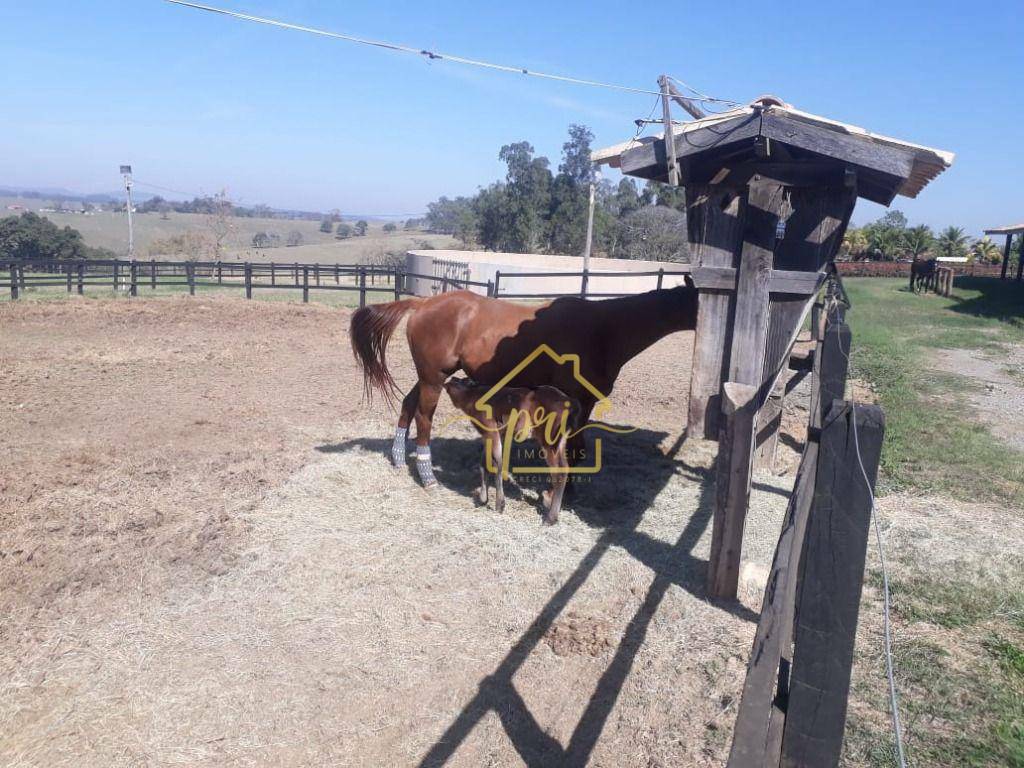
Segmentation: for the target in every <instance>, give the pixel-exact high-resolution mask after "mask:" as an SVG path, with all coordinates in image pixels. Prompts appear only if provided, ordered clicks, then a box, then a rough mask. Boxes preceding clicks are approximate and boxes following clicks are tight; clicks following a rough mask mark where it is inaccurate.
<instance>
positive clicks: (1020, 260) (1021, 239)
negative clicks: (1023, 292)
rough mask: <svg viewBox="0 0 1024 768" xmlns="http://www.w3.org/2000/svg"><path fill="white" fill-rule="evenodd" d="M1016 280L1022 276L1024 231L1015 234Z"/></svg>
mask: <svg viewBox="0 0 1024 768" xmlns="http://www.w3.org/2000/svg"><path fill="white" fill-rule="evenodd" d="M1017 245H1018V246H1019V247H1018V249H1017V280H1018V282H1019V281H1020V280H1021V279H1022V278H1024V232H1021V233H1020V234H1019V235H1017Z"/></svg>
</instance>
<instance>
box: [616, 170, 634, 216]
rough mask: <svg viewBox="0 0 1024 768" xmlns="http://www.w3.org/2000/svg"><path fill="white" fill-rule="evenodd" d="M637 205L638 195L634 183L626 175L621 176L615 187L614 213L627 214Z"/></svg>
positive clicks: (618, 214)
mask: <svg viewBox="0 0 1024 768" xmlns="http://www.w3.org/2000/svg"><path fill="white" fill-rule="evenodd" d="M639 207H640V195H638V194H637V191H636V184H634V183H633V180H632V179H631V178H629V177H628V176H626V177H623V178H622V179H621V180H620V181H619V186H618V187H616V188H615V214H616V215H617V216H628V215H629V214H631V213H632V212H633V211H635V210H637V209H638V208H639Z"/></svg>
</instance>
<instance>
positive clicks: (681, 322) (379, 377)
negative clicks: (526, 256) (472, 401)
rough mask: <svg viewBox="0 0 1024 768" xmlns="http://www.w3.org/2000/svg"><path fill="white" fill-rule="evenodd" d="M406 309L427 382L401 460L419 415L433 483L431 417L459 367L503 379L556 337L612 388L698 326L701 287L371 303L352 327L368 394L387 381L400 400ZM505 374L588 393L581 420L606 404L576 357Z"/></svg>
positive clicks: (402, 430)
mask: <svg viewBox="0 0 1024 768" xmlns="http://www.w3.org/2000/svg"><path fill="white" fill-rule="evenodd" d="M406 314H409V322H408V323H407V326H406V336H407V338H408V341H409V349H410V351H411V352H412V359H413V363H414V364H415V365H416V374H417V377H418V381H417V383H416V384H415V385H414V386H413V388H412V389H410V390H409V392H408V394H406V395H405V398H404V399H403V400H402V408H401V414H400V415H399V419H398V429H397V431H396V434H395V441H394V444H393V446H392V459H393V461H394V463H395V464H396V466H402V465H404V464H405V457H406V448H405V438H406V434H407V430H408V427H409V423H410V422H411V421H412V420H413V419H414V418H415V420H416V459H417V461H416V468H417V471H418V472H419V476H420V480H421V481H422V483H423V485H424V486H429V485H432V484H433V483H434V482H436V480H435V479H434V475H433V470H432V469H431V463H430V429H431V423H432V420H433V416H434V410H435V408H436V407H437V401H438V398H439V397H440V395H441V389H442V387H443V385H444V382H445V379H447V378H448V377H449V376H450V375H451V374H453V373H455V372H456V371H458V370H462V371H464V372H465V373H466V375H468V376H469V377H470V378H472V379H474V380H476V381H479V382H484V383H487V384H495V383H497V382H498V381H499V380H500V379H502V377H504V376H505V375H507V374H508V373H509V372H511V371H512V370H513V369H514V368H515V367H516V366H517V365H519V364H520V363H521V362H523V361H524V360H525V359H526V358H527V357H528V356H529V355H530V354H531V353H532V352H534V351H535V350H536V349H537V348H538V347H539V346H540V345H542V344H547V345H548V346H549V347H550V348H551V349H552V350H554V351H555V352H556V353H557V354H559V355H566V354H574V355H578V356H579V360H580V371H579V372H580V374H581V375H582V376H583V377H584V378H585V379H586V380H587V381H588V382H590V383H591V384H592V385H593V386H594V387H595V388H596V389H597V390H598V391H599V392H600V393H601V394H603V395H605V396H608V395H609V394H610V393H611V391H612V388H613V387H614V385H615V379H616V378H617V377H618V375H619V371H620V370H621V369H622V366H624V365H625V364H626V363H627V362H628V361H629V360H630V359H632V358H633V357H635V356H636V355H638V354H640V353H641V352H643V351H644V350H645V349H647V347H649V346H651V345H652V344H653V343H654V342H656V341H658V340H659V339H661V338H662V337H664V336H666V335H668V334H669V333H672V332H674V331H684V330H692V329H693V328H694V327H695V326H696V324H697V289H696V288H694V287H692V286H689V285H687V286H678V287H675V288H670V289H667V290H657V291H650V292H648V293H642V294H637V295H635V296H626V297H623V298H618V299H606V300H603V301H586V300H584V299H579V298H575V297H564V298H559V299H555V300H554V301H551V302H548V303H546V304H542V305H540V306H537V305H534V306H529V305H524V304H515V303H512V302H509V301H502V300H500V299H491V298H486V297H483V296H480V295H478V294H475V293H472V292H470V291H454V292H452V293H442V294H439V295H437V296H431V297H428V298H412V299H404V300H402V301H395V302H391V303H389V304H371V305H369V306H366V307H362V308H361V309H359V310H357V311H356V312H355V313H354V314H353V315H352V321H351V325H350V327H349V335H350V336H351V340H352V350H353V352H354V353H355V356H356V359H357V360H358V361H359V363H360V364H361V365H362V367H363V377H364V385H365V388H366V394H367V396H371V395H372V392H373V390H377V391H379V392H380V393H381V394H382V395H383V396H384V397H385V399H388V400H389V401H391V400H392V399H393V397H394V395H395V394H396V393H397V385H396V384H395V380H394V378H392V376H391V372H390V371H389V370H388V367H387V362H386V358H385V350H386V348H387V344H388V340H389V339H390V338H391V335H392V334H393V333H394V331H395V328H396V327H397V326H398V324H399V322H400V321H401V319H402V317H404V316H405V315H406ZM505 383H506V385H507V386H515V387H538V386H542V385H550V386H553V387H557V388H558V389H560V390H562V391H563V392H565V393H566V394H567V395H568V396H569V397H571V398H575V399H576V400H578V401H579V403H580V406H581V412H580V422H579V423H580V424H586V423H587V421H588V419H589V418H590V414H591V411H592V410H593V407H594V405H595V403H596V400H595V397H594V395H593V394H592V393H591V392H590V391H589V390H588V389H587V388H586V387H584V386H583V385H582V384H581V383H580V382H579V381H578V380H577V379H576V378H575V377H574V375H573V370H572V366H571V365H567V364H562V365H560V364H558V363H557V362H556V361H555V360H553V359H552V358H550V357H549V356H547V355H540V356H537V357H536V358H535V359H534V360H533V361H532V362H531V363H530V364H529V365H528V366H526V367H525V368H524V369H523V370H521V371H520V372H519V373H517V374H516V376H515V377H514V378H513V379H512V380H510V381H508V382H505ZM582 449H583V435H582V433H580V434H577V435H576V436H575V437H574V438H573V440H572V442H571V444H570V461H574V460H577V461H578V459H579V457H580V456H581V455H582Z"/></svg>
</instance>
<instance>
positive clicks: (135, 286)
mask: <svg viewBox="0 0 1024 768" xmlns="http://www.w3.org/2000/svg"><path fill="white" fill-rule="evenodd" d="M128 270H129V273H128V274H129V279H130V281H131V282H130V283H129V287H128V295H129V296H138V295H139V275H138V269H137V268H136V266H135V259H132V262H131V264H130V265H129V267H128Z"/></svg>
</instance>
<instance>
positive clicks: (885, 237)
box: [867, 227, 903, 261]
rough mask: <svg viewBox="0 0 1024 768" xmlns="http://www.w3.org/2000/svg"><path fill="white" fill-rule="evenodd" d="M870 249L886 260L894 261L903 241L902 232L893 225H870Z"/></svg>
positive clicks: (868, 235)
mask: <svg viewBox="0 0 1024 768" xmlns="http://www.w3.org/2000/svg"><path fill="white" fill-rule="evenodd" d="M867 238H868V250H870V251H871V253H872V254H873V255H874V256H876V257H878V258H881V259H883V260H885V261H894V260H895V259H896V256H897V255H898V254H899V251H900V246H901V245H902V242H903V237H902V232H901V231H900V230H898V229H894V228H893V227H869V228H868V232H867Z"/></svg>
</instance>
